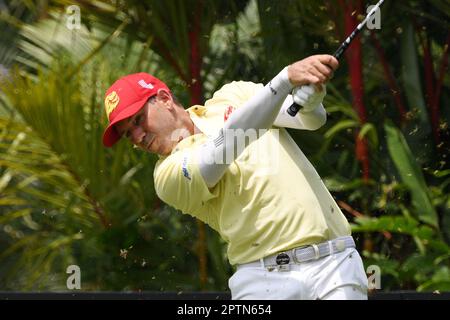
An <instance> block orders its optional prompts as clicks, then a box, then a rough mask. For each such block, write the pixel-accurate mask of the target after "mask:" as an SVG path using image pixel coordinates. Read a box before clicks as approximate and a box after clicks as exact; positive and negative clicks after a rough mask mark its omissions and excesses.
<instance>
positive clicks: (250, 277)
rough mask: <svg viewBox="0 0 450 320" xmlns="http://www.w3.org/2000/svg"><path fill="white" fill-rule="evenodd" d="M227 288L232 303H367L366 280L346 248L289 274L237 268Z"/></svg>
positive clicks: (354, 255) (292, 267)
mask: <svg viewBox="0 0 450 320" xmlns="http://www.w3.org/2000/svg"><path fill="white" fill-rule="evenodd" d="M228 285H229V287H230V290H231V298H232V299H233V300H265V299H269V300H316V299H319V300H367V286H368V280H367V276H366V273H365V271H364V266H363V263H362V260H361V257H360V255H359V253H358V251H356V249H354V248H347V249H345V250H344V251H342V252H338V253H334V254H332V255H330V256H327V257H323V258H321V259H319V260H315V261H310V262H304V263H300V264H293V265H290V271H278V270H273V271H269V270H268V269H266V268H263V267H262V266H261V267H246V268H240V269H238V270H237V271H236V272H235V273H234V274H233V276H232V277H231V278H230V279H229V281H228Z"/></svg>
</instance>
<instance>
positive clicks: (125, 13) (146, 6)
mask: <svg viewBox="0 0 450 320" xmlns="http://www.w3.org/2000/svg"><path fill="white" fill-rule="evenodd" d="M370 4H374V3H371V2H369V1H362V0H336V1H334V0H329V1H328V0H317V1H312V0H311V1H307V0H285V1H268V0H214V1H206V0H166V1H158V0H154V1H152V0H145V1H136V0H130V1H124V0H110V1H87V0H86V1H85V0H83V1H64V0H58V1H57V0H55V1H52V0H35V1H25V0H22V1H21V0H9V1H5V0H0V10H1V15H0V34H1V36H0V290H2V291H9V290H14V291H65V290H67V288H66V279H67V277H68V274H66V268H67V266H69V265H71V264H75V265H78V266H80V268H81V281H82V290H87V291H94V290H101V291H141V290H151V291H177V292H182V291H184V292H186V291H196V290H210V291H225V290H228V287H227V279H228V277H229V276H230V275H231V273H232V272H233V270H232V268H231V267H230V266H229V265H228V263H227V260H226V255H225V244H224V243H223V241H222V240H221V239H219V237H218V236H217V235H216V234H215V233H214V232H213V231H212V230H211V229H209V228H208V227H207V226H205V225H203V224H202V223H200V222H198V221H196V220H194V219H193V218H191V217H190V216H188V215H182V214H180V213H179V212H176V211H175V210H174V209H172V208H170V207H168V206H166V205H165V204H164V203H162V202H161V201H160V200H158V199H157V197H156V195H155V192H154V188H153V167H154V164H155V162H156V160H157V159H156V157H155V156H152V155H148V154H143V153H142V152H139V151H138V150H136V149H133V148H131V147H130V146H129V145H128V144H127V143H124V142H123V141H122V142H120V143H119V144H118V145H117V147H115V148H113V149H112V150H111V149H105V148H103V146H102V145H101V136H102V133H103V129H104V127H105V124H106V119H105V114H104V111H103V106H102V104H103V95H104V92H105V90H106V89H107V88H108V87H109V85H110V84H111V83H112V82H113V81H114V80H116V79H117V78H118V77H120V76H123V75H125V74H127V73H133V72H141V71H145V72H149V73H152V74H154V75H155V76H157V77H160V78H161V79H163V80H164V81H166V82H167V84H168V85H169V87H171V88H172V89H173V91H174V93H175V94H176V95H177V96H178V98H179V99H180V100H181V101H182V102H183V104H184V105H185V106H186V107H189V106H190V105H191V104H194V103H202V102H203V101H205V100H206V99H208V98H209V97H211V95H212V93H213V92H214V91H215V90H217V89H218V88H220V87H221V86H222V85H223V84H225V83H227V82H229V81H231V80H248V81H254V82H262V83H266V82H267V81H268V80H270V79H271V78H272V77H273V76H274V75H275V74H276V73H278V71H279V70H281V69H282V67H284V66H285V65H287V64H289V63H291V62H293V61H296V60H300V59H302V58H304V57H306V56H308V55H312V54H318V53H332V52H334V50H335V49H336V48H337V47H338V45H339V43H340V42H341V41H342V40H343V39H345V37H346V36H347V35H348V34H349V33H350V32H351V30H353V29H354V27H355V26H356V25H357V24H358V22H359V21H360V20H361V17H362V16H364V15H365V14H366V9H365V8H366V7H367V6H368V5H370ZM71 5H77V6H78V9H79V10H80V11H79V12H80V17H81V24H80V25H77V24H76V20H74V19H75V18H74V17H76V13H77V11H74V10H77V8H73V7H70V6H71ZM449 15H450V4H449V2H448V1H447V0H429V1H423V0H420V1H419V0H417V1H416V0H413V1H389V0H388V1H385V3H384V5H383V8H382V12H381V30H372V31H371V30H367V29H366V30H365V31H364V32H362V33H361V35H360V36H358V38H357V40H356V41H355V42H354V43H353V44H352V46H351V47H350V50H348V53H347V54H346V56H345V58H343V59H342V60H341V66H340V69H339V70H338V71H337V72H336V74H335V77H334V79H333V80H332V82H331V83H329V85H328V87H327V88H328V95H327V97H326V101H325V102H326V103H325V106H326V108H327V111H328V122H327V124H326V125H325V126H324V127H323V128H321V129H320V130H318V131H316V132H301V131H291V134H292V136H293V137H294V138H295V140H296V142H297V143H298V144H299V146H300V147H301V148H302V149H303V150H304V152H305V153H306V154H307V155H308V157H309V158H310V160H311V161H312V162H313V164H314V165H315V167H316V168H317V170H318V172H319V174H320V175H321V176H322V177H323V178H324V181H325V182H326V184H327V186H328V187H329V189H330V191H331V192H332V194H333V196H334V197H335V198H336V201H337V202H338V204H339V205H340V207H341V208H342V210H343V212H344V213H345V215H346V216H347V218H348V219H349V220H350V221H351V223H352V227H353V232H354V237H355V239H356V240H357V245H358V249H359V250H360V251H361V252H362V255H363V260H364V263H365V266H366V267H368V266H369V265H378V266H379V267H380V269H381V288H382V290H385V291H393V290H418V291H435V290H440V291H448V290H450V267H449V266H450V250H449V244H450V197H449V183H450V167H449V163H448V161H449V159H448V156H449V154H450V153H449V150H450V143H449V141H450V134H449V133H450V129H449V125H448V123H449V119H450V108H449V102H450V100H449V99H450V95H449V87H450V79H449V73H448V49H449V42H450V37H449V30H450V22H449V21H450V20H449Z"/></svg>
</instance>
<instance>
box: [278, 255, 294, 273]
mask: <svg viewBox="0 0 450 320" xmlns="http://www.w3.org/2000/svg"><path fill="white" fill-rule="evenodd" d="M290 261H291V258H290V257H289V255H288V254H287V253H285V252H282V253H279V254H278V255H277V256H276V258H275V262H276V263H277V269H278V271H280V272H286V271H290V270H291V265H290V264H289V262H290Z"/></svg>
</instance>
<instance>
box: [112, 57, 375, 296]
mask: <svg viewBox="0 0 450 320" xmlns="http://www.w3.org/2000/svg"><path fill="white" fill-rule="evenodd" d="M337 68H338V61H337V59H336V58H335V57H334V56H331V55H314V56H310V57H307V58H305V59H303V60H300V61H297V62H295V63H292V64H291V65H289V66H287V67H285V68H284V69H283V70H281V72H279V73H278V74H277V75H276V76H275V77H274V78H273V79H272V80H271V81H270V82H269V83H268V84H267V85H265V86H263V85H262V84H255V83H251V82H242V81H239V82H232V83H229V84H226V85H225V86H223V87H222V88H221V89H220V90H218V91H217V92H215V93H214V95H213V97H212V98H211V99H209V100H208V101H206V102H205V104H204V105H203V106H200V105H197V106H192V107H191V108H189V109H187V110H185V109H184V108H183V107H182V106H181V105H180V104H179V103H178V102H177V101H176V99H175V98H174V97H173V95H172V93H171V91H170V89H169V88H168V87H167V86H166V85H165V84H164V83H163V82H162V81H161V80H159V79H157V78H155V77H153V76H151V75H149V74H146V73H137V74H132V75H128V76H125V77H123V78H121V79H119V80H117V81H116V82H115V83H114V84H113V85H112V86H111V87H110V88H109V89H108V90H107V92H106V98H105V108H106V113H107V115H108V119H109V125H108V127H107V128H106V131H105V133H104V136H103V143H104V145H105V146H108V147H110V146H112V145H113V144H114V143H116V142H117V141H118V140H119V139H120V137H122V136H126V137H127V138H128V139H129V140H130V141H131V142H132V143H133V144H134V145H136V146H138V147H139V148H141V149H143V150H145V151H148V152H151V153H156V154H158V155H159V156H160V160H159V161H158V162H157V164H156V167H155V171H154V184H155V190H156V192H157V195H158V196H159V197H160V198H161V199H162V200H163V201H164V202H166V203H167V204H168V205H170V206H173V207H174V208H176V209H179V210H181V211H182V212H183V213H187V214H190V215H192V216H194V217H196V218H198V219H200V220H202V221H204V222H205V223H207V224H208V225H209V226H211V228H213V229H214V230H216V231H217V232H218V233H219V234H220V236H221V237H222V238H223V239H224V240H225V241H226V242H227V244H228V249H227V254H228V259H229V262H230V263H231V264H232V265H234V266H236V272H235V273H234V274H233V276H232V277H231V278H230V280H229V287H230V289H231V294H232V298H233V299H367V277H366V274H365V271H364V268H363V264H362V260H361V257H360V255H359V254H358V252H357V251H356V249H355V243H354V240H353V238H352V237H351V235H350V227H349V224H348V222H347V220H346V218H345V217H344V215H343V214H342V212H341V210H340V209H339V207H338V206H337V204H336V202H335V201H334V199H333V197H332V196H331V195H330V193H329V192H328V190H327V188H326V187H325V185H324V183H323V182H322V180H321V179H320V177H319V175H318V174H317V172H316V170H315V169H314V167H313V166H312V165H311V163H310V162H309V161H308V159H307V158H306V157H305V155H304V154H303V153H302V151H301V150H300V148H299V147H298V146H297V144H296V143H295V142H294V140H293V139H292V138H291V137H290V135H289V134H288V132H287V131H286V130H285V129H284V128H286V127H288V128H293V129H299V130H316V129H318V128H319V127H321V126H322V125H323V124H324V123H325V122H326V112H325V109H324V106H323V104H322V101H323V98H324V96H325V94H326V82H327V81H328V80H329V79H330V78H331V76H332V74H333V72H334V71H335V70H336V69H337ZM294 88H300V89H296V90H295V91H294V96H292V95H291V94H290V93H291V92H292V90H293V89H294ZM315 88H318V89H315ZM294 101H295V102H296V103H297V104H298V105H300V106H301V108H300V111H299V112H298V113H296V114H295V115H294V116H292V115H289V114H288V112H287V110H288V108H289V107H290V106H291V105H292V104H293V102H294ZM249 132H250V133H255V134H254V135H251V134H249ZM249 136H252V137H253V139H248V137H249ZM255 154H257V155H258V156H256V157H255V156H254V155H255ZM268 168H269V169H270V170H267V169H268Z"/></svg>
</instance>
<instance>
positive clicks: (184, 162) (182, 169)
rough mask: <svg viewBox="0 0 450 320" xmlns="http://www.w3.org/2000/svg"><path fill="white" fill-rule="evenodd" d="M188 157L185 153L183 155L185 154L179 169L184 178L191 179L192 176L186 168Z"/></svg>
mask: <svg viewBox="0 0 450 320" xmlns="http://www.w3.org/2000/svg"><path fill="white" fill-rule="evenodd" d="M188 158H189V157H188V156H187V155H185V156H184V157H183V163H182V165H181V171H182V172H183V176H184V177H185V178H186V179H188V180H191V179H192V178H191V175H190V173H189V171H188V168H187V164H188Z"/></svg>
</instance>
